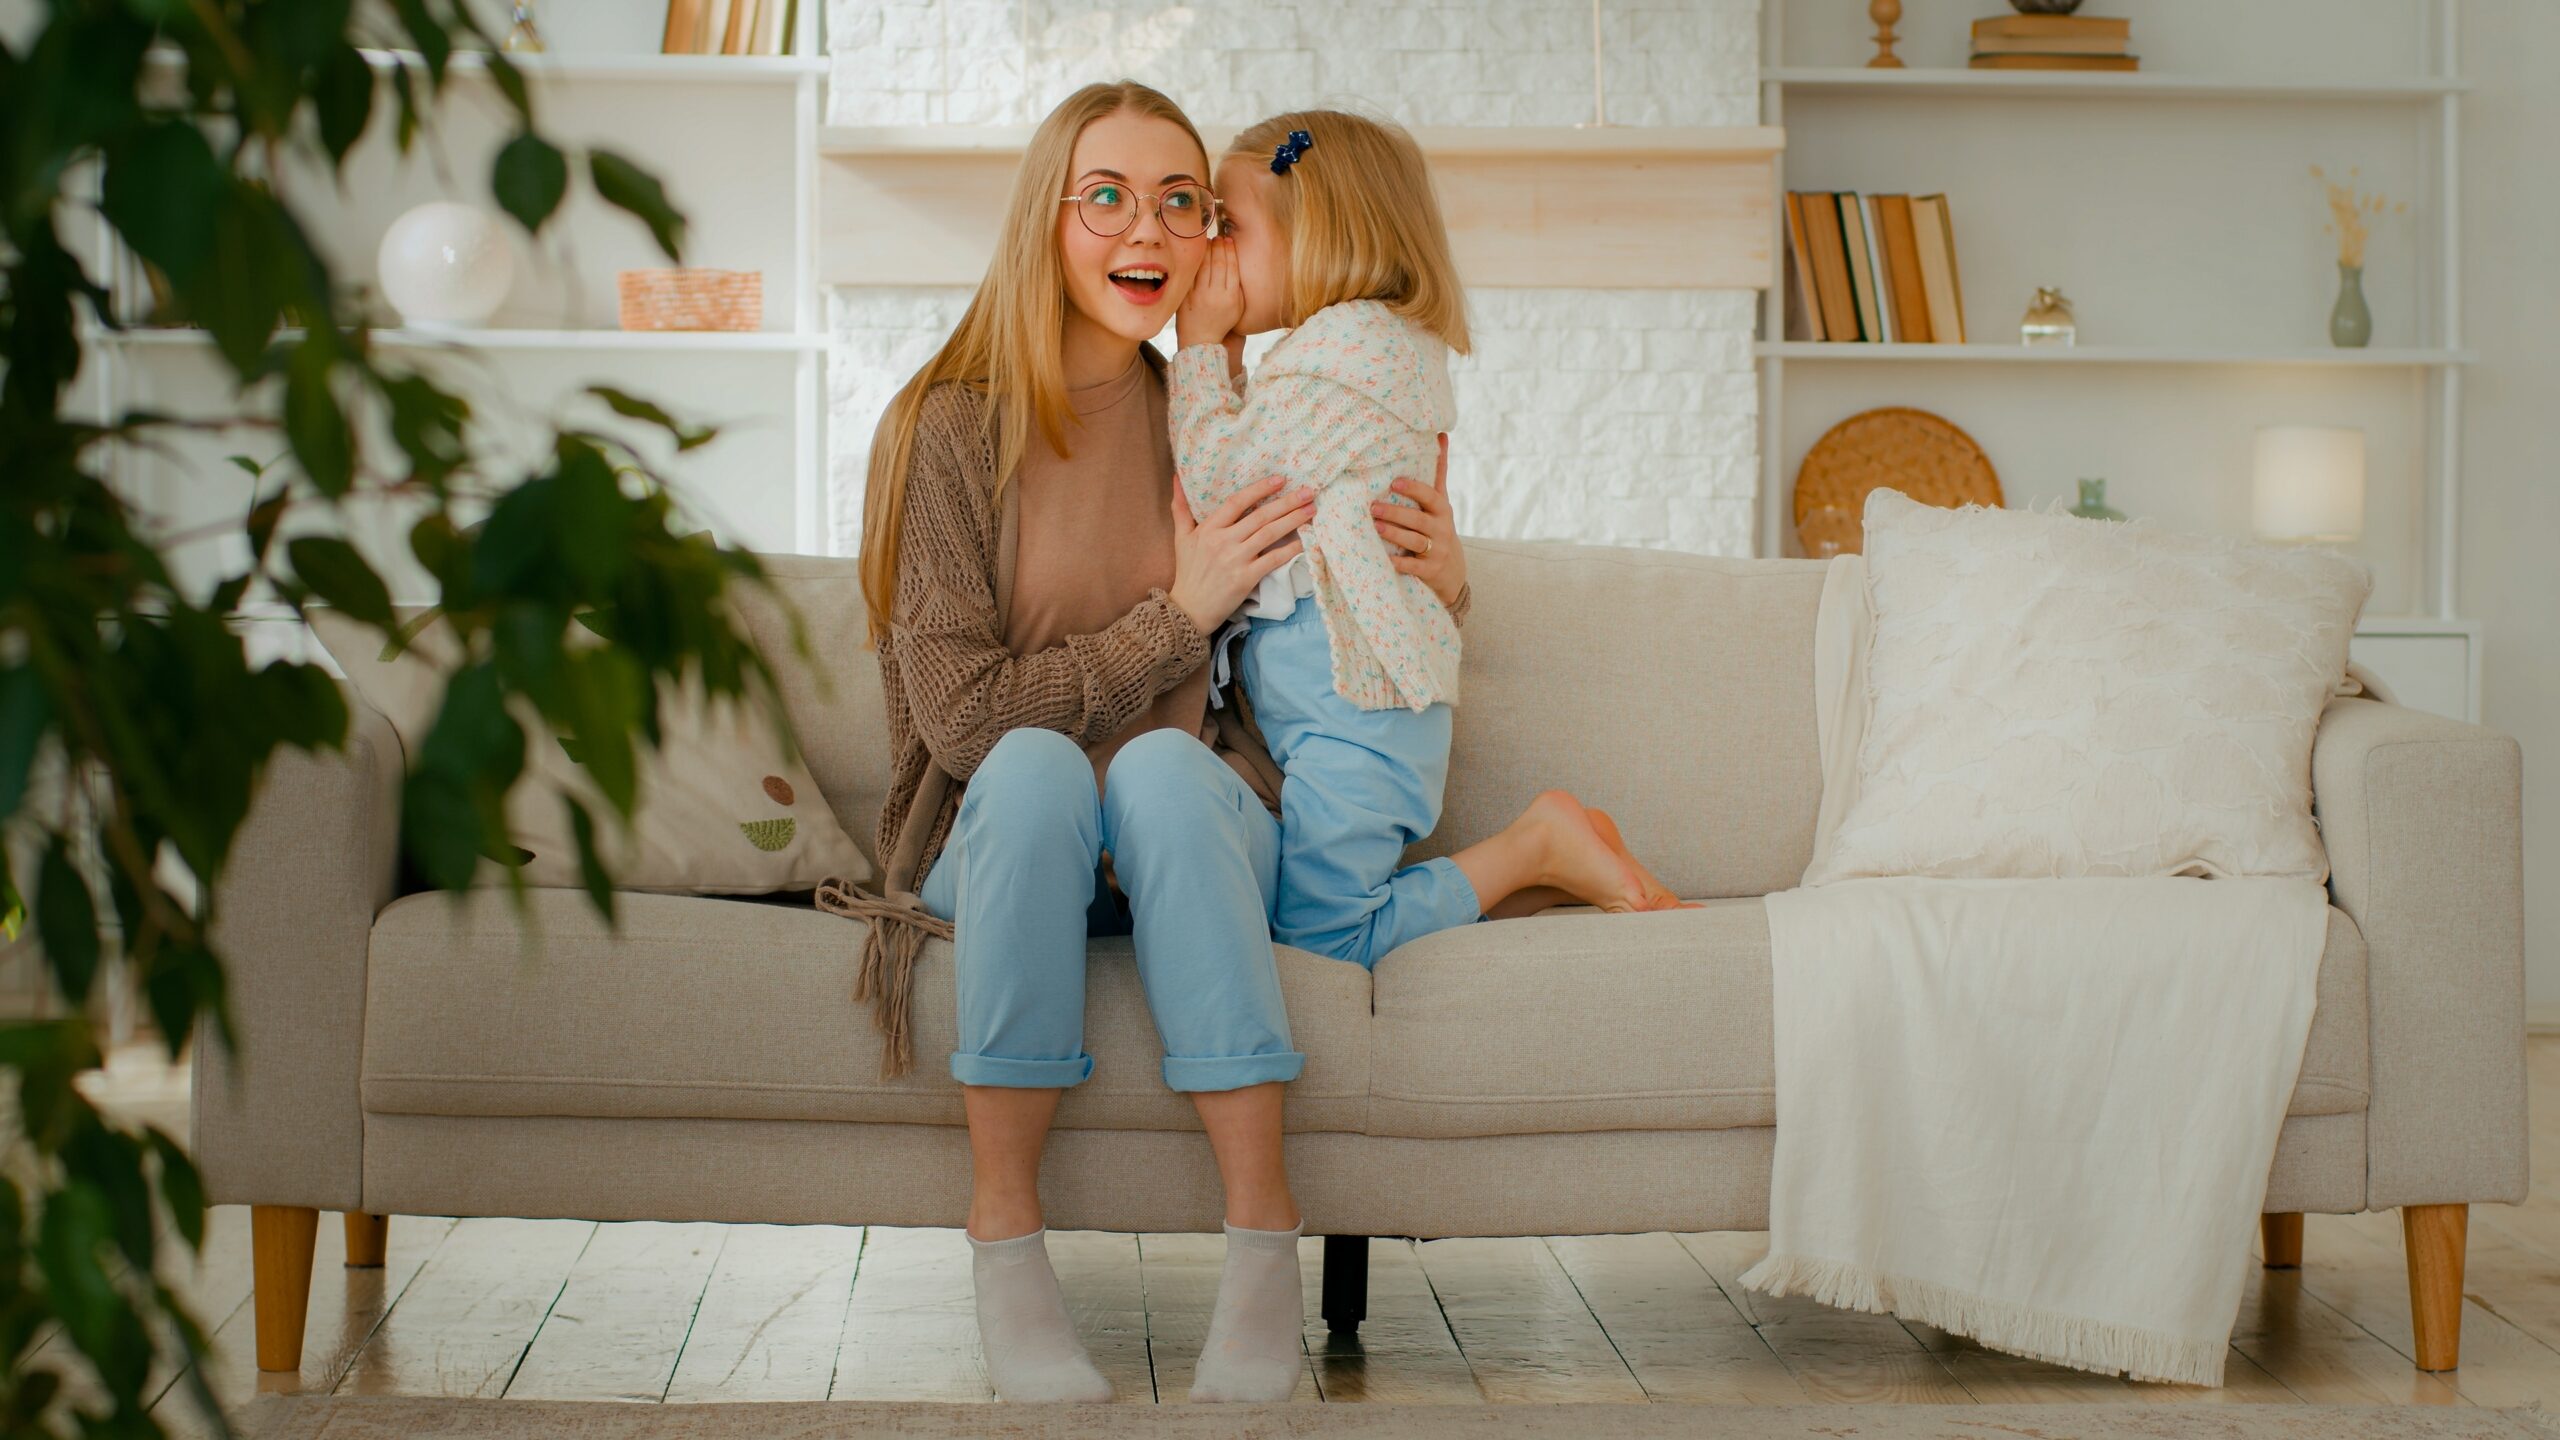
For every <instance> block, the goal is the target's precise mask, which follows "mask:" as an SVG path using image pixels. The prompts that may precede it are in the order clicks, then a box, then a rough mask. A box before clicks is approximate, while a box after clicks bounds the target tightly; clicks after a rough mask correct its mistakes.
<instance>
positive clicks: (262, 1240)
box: [249, 1205, 320, 1370]
mask: <svg viewBox="0 0 2560 1440" xmlns="http://www.w3.org/2000/svg"><path fill="white" fill-rule="evenodd" d="M319 1238H320V1212H319V1211H318V1210H315V1209H313V1208H311V1207H310V1206H308V1205H252V1206H250V1207H249V1251H250V1263H251V1268H252V1270H253V1272H254V1274H255V1276H256V1280H257V1294H256V1296H255V1298H254V1302H253V1303H254V1304H255V1305H256V1307H257V1318H258V1368H259V1369H261V1370H300V1369H301V1368H302V1322H303V1321H304V1319H305V1318H307V1317H308V1316H309V1315H310V1313H311V1252H312V1247H313V1245H314V1244H315V1243H316V1242H317V1241H318V1240H319Z"/></svg>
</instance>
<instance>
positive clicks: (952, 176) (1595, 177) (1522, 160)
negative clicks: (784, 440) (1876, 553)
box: [817, 125, 1785, 289]
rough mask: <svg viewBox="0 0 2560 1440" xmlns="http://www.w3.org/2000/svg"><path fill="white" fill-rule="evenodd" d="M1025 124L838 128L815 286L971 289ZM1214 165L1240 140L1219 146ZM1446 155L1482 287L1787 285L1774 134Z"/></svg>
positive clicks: (1543, 133) (1550, 144)
mask: <svg viewBox="0 0 2560 1440" xmlns="http://www.w3.org/2000/svg"><path fill="white" fill-rule="evenodd" d="M1029 136H1030V131H1029V130H1028V129H1026V128H1023V127H1019V126H957V125H952V126H897V127H841V126H840V127H831V128H829V129H827V130H826V131H824V132H822V134H821V136H820V142H819V149H820V152H821V156H822V164H821V166H820V184H819V192H820V201H819V206H820V210H819V224H818V233H819V235H820V237H821V240H820V254H819V261H818V276H817V278H818V280H819V283H821V284H831V285H971V284H975V283H977V281H978V279H979V277H980V276H981V275H982V274H983V273H984V272H985V269H986V264H987V257H988V255H989V253H990V250H991V247H992V245H993V243H994V229H995V224H996V219H997V217H998V216H999V215H1001V214H1003V212H1004V205H1005V200H1006V196H1007V195H1008V193H1009V192H1010V191H1011V189H1012V186H1013V176H1014V171H1015V168H1016V167H1017V165H1018V164H1019V163H1020V157H1021V152H1022V147H1023V144H1024V142H1025V141H1026V140H1027V139H1028V138H1029ZM1204 138H1205V139H1207V140H1208V142H1209V144H1210V147H1211V149H1212V151H1213V152H1214V151H1217V150H1221V149H1223V148H1224V141H1225V138H1226V137H1224V136H1222V135H1219V134H1216V133H1211V134H1208V135H1206V136H1205V137H1204ZM1414 138H1415V139H1416V140H1418V141H1419V142H1421V144H1422V147H1423V149H1424V151H1425V152H1426V153H1428V154H1429V155H1430V156H1431V159H1432V170H1433V175H1434V178H1435V179H1436V181H1437V183H1438V189H1439V192H1440V203H1441V210H1442V214H1443V216H1444V218H1445V219H1446V220H1447V222H1448V227H1449V235H1450V243H1451V247H1452V248H1453V249H1454V250H1455V251H1456V253H1457V257H1458V265H1459V268H1460V270H1461V271H1462V273H1464V274H1465V276H1466V278H1467V283H1468V284H1470V285H1477V286H1489V287H1493V288H1506V287H1509V288H1518V287H1543V286H1549V285H1553V284H1555V283H1556V281H1557V277H1559V276H1560V275H1565V274H1570V273H1582V274H1599V275H1606V276H1608V277H1609V280H1608V283H1609V284H1610V285H1612V286H1616V287H1621V288H1626V289H1756V288H1760V287H1763V286H1766V285H1768V284H1770V283H1771V282H1772V281H1773V280H1774V279H1775V278H1776V274H1777V270H1776V257H1775V254H1774V253H1773V252H1772V250H1771V248H1770V245H1771V241H1772V238H1773V236H1774V234H1775V231H1776V228H1777V227H1776V223H1775V207H1776V205H1777V162H1778V155H1779V153H1780V151H1781V149H1782V148H1783V146H1784V144H1785V133H1784V132H1783V131H1781V130H1779V129H1777V128H1775V127H1773V126H1760V125H1744V126H1731V127H1712V128H1711V127H1694V128H1680V127H1664V128H1654V127H1644V126H1627V127H1624V128H1619V127H1608V128H1604V129H1591V130H1576V129H1572V128H1566V127H1518V128H1502V127H1450V128H1428V127H1426V128H1423V129H1419V130H1416V131H1415V132H1414Z"/></svg>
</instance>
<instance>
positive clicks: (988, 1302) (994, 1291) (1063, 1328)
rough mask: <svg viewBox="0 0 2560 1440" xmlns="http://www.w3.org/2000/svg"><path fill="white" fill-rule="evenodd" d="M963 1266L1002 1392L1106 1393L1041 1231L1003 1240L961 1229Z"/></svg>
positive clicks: (1087, 1397) (1083, 1396) (1028, 1396)
mask: <svg viewBox="0 0 2560 1440" xmlns="http://www.w3.org/2000/svg"><path fill="white" fill-rule="evenodd" d="M969 1273H970V1276H971V1278H972V1280H973V1281H974V1282H975V1284H976V1286H977V1292H978V1344H979V1345H980V1347H981V1348H982V1349H983V1350H984V1351H985V1353H986V1357H987V1376H988V1378H989V1379H992V1380H993V1381H995V1386H996V1396H997V1398H999V1399H1003V1400H1013V1401H1028V1400H1082V1401H1091V1402H1097V1403H1098V1402H1101V1401H1104V1400H1108V1399H1110V1398H1111V1382H1110V1381H1108V1380H1105V1379H1103V1378H1102V1372H1101V1371H1099V1370H1096V1369H1094V1368H1093V1359H1092V1357H1091V1356H1089V1355H1087V1354H1085V1350H1084V1342H1083V1341H1081V1340H1079V1339H1077V1338H1076V1327H1075V1322H1074V1321H1073V1320H1071V1319H1069V1318H1068V1317H1067V1298H1066V1296H1065V1295H1064V1294H1062V1293H1060V1292H1059V1289H1058V1272H1057V1271H1055V1270H1052V1269H1050V1268H1049V1232H1048V1231H1047V1230H1045V1229H1044V1230H1034V1231H1032V1232H1031V1233H1030V1234H1028V1235H1018V1236H1016V1237H1014V1238H1013V1239H1011V1240H981V1239H979V1238H978V1237H977V1236H975V1235H972V1236H970V1237H969Z"/></svg>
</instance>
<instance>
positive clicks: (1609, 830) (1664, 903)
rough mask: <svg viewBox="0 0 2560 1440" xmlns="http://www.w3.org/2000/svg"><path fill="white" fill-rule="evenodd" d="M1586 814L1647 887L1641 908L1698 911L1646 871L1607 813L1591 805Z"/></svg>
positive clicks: (1593, 827) (1585, 809)
mask: <svg viewBox="0 0 2560 1440" xmlns="http://www.w3.org/2000/svg"><path fill="white" fill-rule="evenodd" d="M1583 813H1584V814H1586V815H1589V816H1590V817H1591V828H1592V829H1594V830H1597V831H1599V832H1600V838H1601V839H1603V840H1605V841H1607V842H1609V848H1610V849H1612V850H1615V851H1617V852H1618V858H1619V859H1621V860H1623V861H1625V862H1626V863H1627V867H1628V868H1629V869H1631V870H1633V871H1635V873H1636V880H1637V882H1638V883H1639V884H1641V885H1642V886H1643V887H1644V904H1643V906H1642V907H1641V908H1643V909H1646V910H1695V909H1697V908H1699V907H1698V906H1696V905H1694V904H1684V903H1683V902H1682V901H1681V899H1680V897H1679V896H1677V895H1675V894H1673V893H1671V887H1670V886H1668V885H1665V884H1663V883H1662V882H1661V881H1660V880H1659V879H1657V878H1655V876H1654V873H1653V872H1652V871H1651V870H1649V869H1647V868H1645V863H1644V862H1643V861H1641V860H1639V859H1637V858H1636V856H1635V852H1634V851H1633V850H1630V849H1628V848H1627V842H1626V837H1624V836H1622V835H1620V834H1619V833H1618V822H1617V821H1615V820H1612V819H1610V818H1609V812H1608V811H1606V810H1603V809H1601V808H1599V807H1598V806H1596V805H1591V806H1585V807H1584V808H1583Z"/></svg>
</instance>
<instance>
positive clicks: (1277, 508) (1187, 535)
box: [1171, 475, 1316, 635]
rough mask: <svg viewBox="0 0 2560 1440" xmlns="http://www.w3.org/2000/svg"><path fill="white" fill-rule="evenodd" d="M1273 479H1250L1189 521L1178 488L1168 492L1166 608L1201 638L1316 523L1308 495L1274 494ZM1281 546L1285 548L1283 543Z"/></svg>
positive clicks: (1277, 483) (1277, 481)
mask: <svg viewBox="0 0 2560 1440" xmlns="http://www.w3.org/2000/svg"><path fill="white" fill-rule="evenodd" d="M1283 483H1285V482H1284V481H1282V479H1281V478H1280V477H1279V476H1276V475H1275V476H1273V477H1271V478H1270V479H1268V480H1258V481H1256V482H1254V483H1253V484H1251V485H1248V486H1246V487H1245V488H1243V489H1242V490H1239V491H1237V492H1236V493H1235V494H1233V495H1230V496H1228V497H1227V501H1226V503H1225V504H1223V505H1220V506H1219V507H1218V508H1217V509H1215V510H1213V511H1211V512H1210V513H1209V518H1208V519H1206V520H1194V519H1193V518H1192V515H1191V504H1190V502H1189V501H1188V500H1186V499H1184V498H1183V494H1182V488H1181V487H1180V486H1178V485H1177V486H1175V487H1174V491H1173V590H1172V592H1171V598H1172V600H1173V603H1174V604H1175V605H1176V606H1178V607H1180V609H1181V610H1182V613H1183V614H1185V615H1188V616H1190V617H1191V623H1192V624H1194V625H1196V626H1198V627H1200V633H1201V634H1203V635H1207V634H1210V633H1212V632H1214V631H1215V630H1216V629H1217V628H1218V627H1219V626H1220V625H1223V624H1225V623H1226V619H1227V617H1228V616H1230V615H1232V614H1234V613H1235V612H1236V607H1237V606H1239V605H1242V604H1243V603H1244V598H1245V597H1246V596H1247V595H1250V594H1252V593H1253V588H1254V587H1255V586H1257V585H1259V584H1261V583H1262V577H1263V576H1265V575H1268V574H1270V573H1271V572H1272V571H1274V570H1277V569H1279V568H1280V567H1281V566H1283V565H1286V564H1288V563H1289V562H1290V561H1291V560H1294V559H1296V558H1297V556H1298V552H1299V551H1300V550H1302V549H1304V548H1305V546H1304V545H1303V544H1302V543H1301V542H1299V541H1298V540H1297V539H1296V538H1295V537H1296V534H1297V532H1298V531H1299V530H1301V529H1303V528H1305V527H1306V526H1307V525H1308V524H1310V523H1311V522H1313V521H1314V519H1315V518H1316V497H1315V492H1314V491H1312V490H1306V489H1299V490H1292V491H1290V492H1289V493H1288V494H1286V495H1283V494H1280V493H1279V491H1280V487H1281V485H1282V484H1283ZM1283 542H1285V543H1283Z"/></svg>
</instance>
